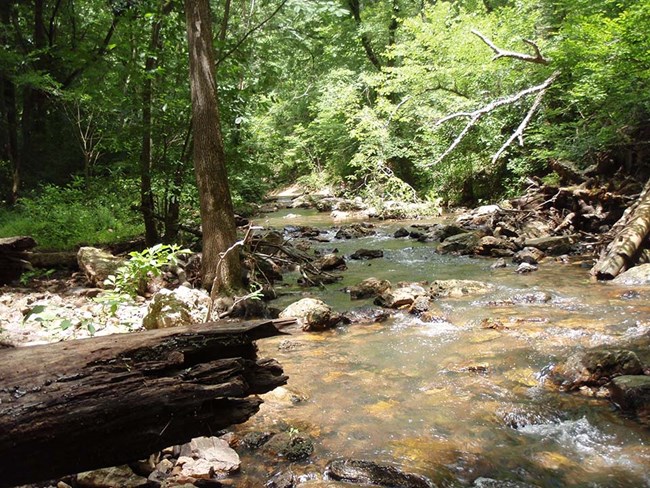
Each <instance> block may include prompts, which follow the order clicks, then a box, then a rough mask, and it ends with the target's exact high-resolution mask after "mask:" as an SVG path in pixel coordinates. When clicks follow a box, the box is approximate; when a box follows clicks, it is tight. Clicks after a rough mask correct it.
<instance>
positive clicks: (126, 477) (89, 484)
mask: <svg viewBox="0 0 650 488" xmlns="http://www.w3.org/2000/svg"><path fill="white" fill-rule="evenodd" d="M148 483H149V480H147V478H144V477H142V476H138V475H137V474H135V473H134V472H133V471H132V470H131V468H129V467H128V466H126V465H124V466H115V467H112V468H103V469H96V470H94V471H86V472H84V473H79V474H78V475H77V485H79V486H83V487H86V488H115V487H116V486H119V487H122V488H135V487H137V486H145V485H147V484H148Z"/></svg>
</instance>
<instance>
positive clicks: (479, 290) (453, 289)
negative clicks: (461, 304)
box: [429, 280, 494, 298]
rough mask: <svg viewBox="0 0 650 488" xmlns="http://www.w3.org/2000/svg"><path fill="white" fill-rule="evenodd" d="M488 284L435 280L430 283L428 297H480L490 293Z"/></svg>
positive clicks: (470, 281)
mask: <svg viewBox="0 0 650 488" xmlns="http://www.w3.org/2000/svg"><path fill="white" fill-rule="evenodd" d="M493 289H494V287H493V286H492V285H491V284H489V283H483V282H482V281H474V280H436V281H434V282H433V283H431V287H430V288H429V295H431V297H433V298H456V297H462V296H466V295H480V294H483V293H488V292H489V291H492V290H493Z"/></svg>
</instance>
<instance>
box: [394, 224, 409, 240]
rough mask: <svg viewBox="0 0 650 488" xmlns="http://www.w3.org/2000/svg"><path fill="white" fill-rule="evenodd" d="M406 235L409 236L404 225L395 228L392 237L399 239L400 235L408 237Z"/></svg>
mask: <svg viewBox="0 0 650 488" xmlns="http://www.w3.org/2000/svg"><path fill="white" fill-rule="evenodd" d="M408 236H409V231H408V230H406V229H405V228H404V227H400V228H399V229H397V230H396V231H395V233H394V234H393V237H394V238H395V239H399V238H400V237H408Z"/></svg>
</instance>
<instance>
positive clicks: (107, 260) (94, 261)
mask: <svg viewBox="0 0 650 488" xmlns="http://www.w3.org/2000/svg"><path fill="white" fill-rule="evenodd" d="M77 262H78V263H79V269H80V270H81V271H82V272H83V273H84V274H85V275H86V278H87V279H88V281H89V282H90V283H91V284H92V285H93V286H97V287H99V288H103V287H104V281H105V280H106V278H108V276H109V275H114V274H115V273H116V272H117V269H118V268H119V267H120V266H122V265H123V264H124V259H122V258H118V257H116V256H113V255H112V254H111V253H109V252H106V251H103V250H102V249H98V248H96V247H80V248H79V251H78V252H77Z"/></svg>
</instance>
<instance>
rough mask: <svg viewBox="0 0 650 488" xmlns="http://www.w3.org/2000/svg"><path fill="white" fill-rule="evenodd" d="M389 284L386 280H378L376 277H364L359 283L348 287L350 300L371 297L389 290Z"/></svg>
mask: <svg viewBox="0 0 650 488" xmlns="http://www.w3.org/2000/svg"><path fill="white" fill-rule="evenodd" d="M390 288H391V284H390V281H387V280H378V279H377V278H366V279H365V280H363V281H362V282H361V283H359V284H357V285H354V286H351V287H350V288H348V291H349V292H350V298H351V299H352V300H361V299H364V298H372V297H376V296H378V295H381V294H382V293H384V292H386V291H387V290H390Z"/></svg>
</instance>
